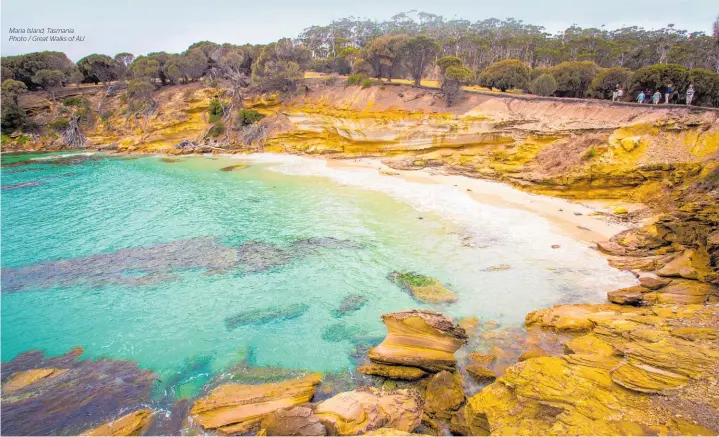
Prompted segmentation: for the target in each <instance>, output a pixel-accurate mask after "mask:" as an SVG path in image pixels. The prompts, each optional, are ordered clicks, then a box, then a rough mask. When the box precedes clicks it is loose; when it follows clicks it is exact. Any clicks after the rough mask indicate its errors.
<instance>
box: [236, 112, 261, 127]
mask: <svg viewBox="0 0 719 437" xmlns="http://www.w3.org/2000/svg"><path fill="white" fill-rule="evenodd" d="M263 118H265V116H264V115H262V114H260V113H259V112H257V111H255V110H254V109H240V110H239V111H237V126H238V127H245V126H249V125H251V124H253V123H257V122H258V121H260V120H262V119H263Z"/></svg>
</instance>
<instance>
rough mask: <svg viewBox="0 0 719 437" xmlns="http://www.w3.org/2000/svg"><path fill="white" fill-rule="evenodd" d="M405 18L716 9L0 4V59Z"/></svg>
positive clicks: (650, 21)
mask: <svg viewBox="0 0 719 437" xmlns="http://www.w3.org/2000/svg"><path fill="white" fill-rule="evenodd" d="M413 9H415V10H419V11H424V12H430V13H434V14H438V15H442V16H444V17H445V18H453V17H455V18H464V19H468V20H471V21H476V20H482V19H486V18H491V17H495V18H507V17H514V18H517V19H521V20H524V21H525V22H527V23H532V24H538V25H542V26H545V27H546V28H547V29H548V30H549V31H550V32H556V31H558V30H562V29H565V28H566V27H568V26H570V25H571V24H573V23H576V24H578V25H580V26H584V27H589V26H595V27H598V26H601V25H606V26H607V27H608V28H616V27H621V26H624V25H637V26H642V27H645V28H658V27H663V26H665V25H667V24H669V23H673V24H675V25H676V26H677V27H678V28H681V29H688V30H690V31H697V30H700V31H704V32H707V33H710V32H711V25H712V22H713V20H714V18H715V17H716V16H717V14H719V0H499V1H498V0H445V1H438V0H412V1H410V0H382V1H380V0H360V1H342V0H340V1H337V0H269V1H256V0H249V1H242V0H124V1H112V2H107V1H105V2H104V1H98V0H65V1H62V0H32V1H27V0H3V2H2V54H3V55H14V54H19V53H27V52H34V51H41V50H60V51H64V52H65V53H67V54H68V56H69V57H70V58H71V59H73V60H75V61H77V60H78V59H79V58H81V57H83V56H86V55H88V54H91V53H105V54H108V55H114V54H116V53H119V52H124V51H126V52H131V53H133V54H135V55H140V54H145V53H148V52H153V51H167V52H180V51H183V50H185V49H186V48H187V46H189V45H190V44H191V43H193V42H196V41H202V40H210V41H215V42H218V43H223V42H230V43H235V44H244V43H253V44H261V43H268V42H270V41H274V40H277V39H278V38H281V37H295V36H297V35H298V34H299V33H300V32H301V31H302V30H303V29H305V28H306V27H309V26H311V25H324V24H328V23H329V22H330V21H332V20H333V19H337V18H342V17H348V16H355V17H361V18H372V19H378V20H384V19H388V18H389V17H391V16H392V15H395V14H397V13H399V12H405V11H410V10H413ZM11 27H15V28H28V27H41V28H46V27H53V28H73V29H74V30H75V35H82V36H85V40H84V42H73V43H70V42H60V43H57V42H54V43H53V42H31V41H28V42H10V41H8V39H9V36H10V33H9V29H10V28H11Z"/></svg>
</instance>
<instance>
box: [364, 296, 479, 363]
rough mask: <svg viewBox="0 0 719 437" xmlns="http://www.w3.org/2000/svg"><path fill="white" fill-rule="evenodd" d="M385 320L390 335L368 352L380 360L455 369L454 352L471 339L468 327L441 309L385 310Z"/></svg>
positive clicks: (373, 357) (376, 359) (374, 358)
mask: <svg viewBox="0 0 719 437" xmlns="http://www.w3.org/2000/svg"><path fill="white" fill-rule="evenodd" d="M382 321H383V322H384V324H385V326H387V336H386V337H385V339H384V341H382V343H380V345H379V346H377V347H374V348H372V349H371V350H370V351H369V354H368V356H369V358H370V360H372V361H375V362H378V363H385V364H399V365H406V366H412V367H419V368H422V369H425V370H428V371H430V372H439V371H441V370H452V369H453V368H454V367H455V365H456V364H457V360H456V358H455V357H454V352H455V351H457V349H459V348H460V347H461V346H462V345H463V344H464V343H465V342H466V341H467V334H466V333H465V331H464V329H462V328H460V327H459V326H457V325H456V324H455V323H454V322H453V321H452V319H450V318H449V317H447V316H445V315H443V314H441V313H435V312H432V311H424V310H409V311H402V312H399V313H390V314H383V315H382Z"/></svg>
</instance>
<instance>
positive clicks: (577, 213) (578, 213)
mask: <svg viewBox="0 0 719 437" xmlns="http://www.w3.org/2000/svg"><path fill="white" fill-rule="evenodd" d="M574 215H582V213H581V212H575V213H574Z"/></svg>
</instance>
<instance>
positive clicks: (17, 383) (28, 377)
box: [2, 368, 67, 394]
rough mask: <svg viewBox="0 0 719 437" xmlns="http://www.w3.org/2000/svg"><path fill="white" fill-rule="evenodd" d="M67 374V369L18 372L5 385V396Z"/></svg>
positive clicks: (3, 389) (3, 388) (3, 390)
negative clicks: (38, 382)
mask: <svg viewBox="0 0 719 437" xmlns="http://www.w3.org/2000/svg"><path fill="white" fill-rule="evenodd" d="M65 372H67V369H48V368H40V369H30V370H24V371H22V372H16V373H13V374H12V375H10V378H8V380H7V381H6V382H5V384H3V386H2V392H3V394H8V393H13V392H16V391H18V390H20V389H22V388H25V387H27V386H28V385H30V384H33V383H35V382H37V381H41V380H48V379H50V378H55V377H57V376H59V375H62V374H63V373H65Z"/></svg>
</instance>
